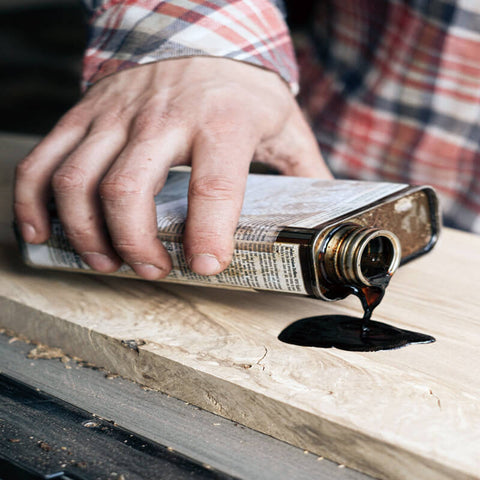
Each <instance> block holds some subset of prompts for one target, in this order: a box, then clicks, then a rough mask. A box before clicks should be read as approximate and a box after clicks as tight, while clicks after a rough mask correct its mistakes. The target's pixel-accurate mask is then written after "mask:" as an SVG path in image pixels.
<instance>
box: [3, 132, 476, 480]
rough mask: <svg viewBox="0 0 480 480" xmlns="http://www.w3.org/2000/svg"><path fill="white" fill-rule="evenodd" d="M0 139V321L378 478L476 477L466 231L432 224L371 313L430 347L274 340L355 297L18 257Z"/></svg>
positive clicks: (20, 146) (353, 308)
mask: <svg viewBox="0 0 480 480" xmlns="http://www.w3.org/2000/svg"><path fill="white" fill-rule="evenodd" d="M0 142H1V144H3V145H5V147H8V148H3V147H2V149H1V151H2V153H0V157H3V158H0V161H1V165H2V170H3V171H4V172H5V173H4V172H2V174H1V176H0V178H1V180H0V182H1V183H0V194H1V195H2V198H1V205H2V210H1V211H0V213H1V214H2V218H1V219H0V239H1V241H2V246H1V250H0V326H1V327H4V328H7V329H9V330H12V331H14V332H17V333H19V334H23V335H25V336H26V337H28V338H29V339H31V340H34V341H38V342H42V343H45V344H47V345H50V346H52V347H60V348H61V349H63V350H64V352H65V353H67V354H69V355H75V356H78V357H80V358H82V359H84V360H87V361H89V362H92V363H94V364H96V365H97V366H101V367H104V368H106V369H108V370H110V371H112V372H114V373H118V374H120V375H123V376H125V377H128V378H129V379H133V380H135V381H137V382H140V383H141V384H144V385H147V386H149V387H152V388H156V389H159V390H161V391H163V392H166V393H168V394H170V395H173V396H175V397H178V398H180V399H182V400H184V401H187V402H190V403H192V404H195V405H198V406H200V407H202V408H204V409H207V410H209V411H212V412H214V413H217V414H219V415H222V416H224V417H227V418H229V419H231V420H234V421H237V422H239V423H241V424H244V425H247V426H249V427H252V428H254V429H256V430H259V431H261V432H265V433H267V434H269V435H272V436H274V437H276V438H279V439H281V440H285V441H287V442H289V443H292V444H294V445H296V446H298V447H301V448H303V449H305V450H309V451H311V452H314V453H316V454H318V455H323V456H325V457H328V458H330V459H332V460H335V461H337V462H340V463H343V464H346V465H348V466H350V467H352V468H355V469H358V470H360V471H362V472H365V473H369V474H371V475H373V476H375V477H378V478H385V479H387V478H388V479H405V478H416V479H430V478H435V479H451V478H456V479H467V478H469V479H473V478H480V366H479V365H480V362H479V360H480V358H479V357H480V296H479V295H478V282H479V279H480V278H479V277H480V275H479V271H480V237H477V236H474V235H471V234H466V233H461V232H456V231H453V230H448V229H445V231H444V232H443V234H442V236H441V239H440V242H439V244H438V246H437V247H436V248H435V249H434V251H433V252H432V253H430V254H429V255H427V256H425V257H423V258H420V259H418V260H416V261H414V262H412V263H410V264H408V265H406V266H404V267H402V268H401V269H400V271H399V272H397V273H396V274H395V275H394V277H393V279H392V281H391V284H390V286H389V287H388V289H387V293H386V296H385V299H384V301H383V302H382V304H381V305H380V306H379V307H378V309H377V310H376V311H375V314H374V319H375V320H379V321H382V322H386V323H390V324H393V325H397V326H399V327H402V328H406V329H409V330H417V331H420V332H424V333H428V334H430V335H433V336H434V337H436V339H437V341H436V342H435V343H433V344H428V345H412V346H407V347H405V348H402V349H399V350H393V351H384V352H368V353H356V352H346V351H341V350H336V349H317V348H305V347H298V346H293V345H287V344H284V343H282V342H280V341H279V340H278V339H277V336H278V335H279V333H280V332H281V331H282V330H283V329H284V328H285V327H286V326H288V325H289V324H291V323H292V322H294V321H295V320H298V319H300V318H303V317H309V316H313V315H324V314H340V315H342V314H347V315H356V316H359V315H360V314H361V307H360V304H359V301H358V300H357V299H355V298H348V299H346V300H343V301H340V302H334V303H327V302H322V301H319V300H314V299H309V298H306V297H300V296H289V295H282V294H274V293H250V292H241V291H231V290H221V289H216V288H210V289H209V288H200V287H187V286H179V285H168V284H165V283H153V282H146V281H140V280H129V279H122V278H109V277H106V276H94V275H82V274H77V273H65V272H54V271H40V270H34V269H31V268H29V267H26V266H24V265H23V264H22V262H21V260H20V257H19V254H18V251H17V249H16V246H15V245H14V242H13V239H12V236H11V234H10V233H9V232H10V222H11V217H10V216H9V215H10V213H9V209H7V208H6V207H5V205H6V204H8V202H9V200H8V198H9V196H10V193H9V192H10V191H9V188H10V185H11V181H12V180H11V179H12V177H11V171H12V165H13V164H14V162H15V160H18V159H19V158H20V157H21V155H22V154H23V153H24V152H25V149H28V141H26V140H23V139H18V138H11V137H9V138H7V137H5V136H4V137H0ZM5 152H6V153H5ZM1 361H2V362H3V361H8V359H1Z"/></svg>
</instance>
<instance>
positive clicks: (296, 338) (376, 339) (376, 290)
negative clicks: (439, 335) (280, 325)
mask: <svg viewBox="0 0 480 480" xmlns="http://www.w3.org/2000/svg"><path fill="white" fill-rule="evenodd" d="M388 280H389V279H386V280H385V283H383V284H380V285H379V286H377V287H364V288H358V287H353V286H352V287H350V289H351V290H352V293H353V294H354V295H356V296H357V297H358V298H359V299H360V301H361V302H362V307H363V317H362V318H355V317H350V316H347V315H322V316H318V317H309V318H304V319H302V320H298V321H296V322H294V323H292V324H291V325H289V326H288V327H287V328H286V329H285V330H283V332H282V333H280V335H279V336H278V339H279V340H281V341H282V342H285V343H290V344H293V345H300V346H304V347H323V348H330V347H335V348H340V349H341V350H351V351H359V352H374V351H377V350H391V349H394V348H400V347H403V346H405V345H409V344H412V343H431V342H434V341H435V338H433V337H431V336H430V335H425V334H423V333H418V332H412V331H410V330H403V329H401V328H397V327H394V326H392V325H387V324H386V323H382V322H376V321H375V320H371V316H372V312H373V310H374V309H375V307H377V306H378V305H379V303H380V302H381V301H382V298H383V296H384V294H385V288H386V286H387V285H388Z"/></svg>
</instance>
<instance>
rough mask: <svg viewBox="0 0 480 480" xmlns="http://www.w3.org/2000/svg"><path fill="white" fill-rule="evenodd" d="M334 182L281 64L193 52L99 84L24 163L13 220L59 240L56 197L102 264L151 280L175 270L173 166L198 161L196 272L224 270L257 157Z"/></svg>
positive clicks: (37, 236)
mask: <svg viewBox="0 0 480 480" xmlns="http://www.w3.org/2000/svg"><path fill="white" fill-rule="evenodd" d="M252 159H255V160H258V161H261V162H264V163H266V164H269V165H271V166H273V167H275V168H277V169H278V170H279V171H280V172H282V173H284V174H287V175H297V176H305V177H318V178H330V177H331V175H330V173H329V171H328V169H327V167H326V166H325V164H324V162H323V159H322V157H321V155H320V152H319V150H318V147H317V143H316V141H315V138H314V137H313V134H312V133H311V131H310V128H309V127H308V125H307V123H306V122H305V120H304V119H303V116H302V114H301V112H300V110H299V108H298V106H297V104H296V102H295V99H294V98H293V96H292V95H291V93H290V91H289V90H288V87H287V85H286V84H285V83H284V82H283V81H282V80H281V79H280V77H279V76H278V75H277V74H276V73H273V72H270V71H267V70H263V69H261V68H258V67H255V66H252V65H248V64H245V63H240V62H235V61H232V60H228V59H220V58H210V57H192V58H182V59H175V60H166V61H162V62H158V63H152V64H148V65H144V66H141V67H137V68H133V69H130V70H126V71H123V72H120V73H117V74H114V75H112V76H109V77H106V78H104V79H102V80H100V81H99V82H98V83H97V84H95V85H94V86H93V87H92V88H90V89H89V90H88V91H87V93H86V94H85V96H84V97H83V99H82V100H81V101H80V102H79V103H78V104H77V105H76V106H74V107H73V108H72V109H71V110H70V111H69V112H67V113H66V114H65V116H64V117H63V118H62V119H61V120H60V121H59V122H58V124H57V125H56V126H55V128H54V129H53V130H52V131H51V132H50V134H49V135H47V136H46V137H45V139H44V140H43V141H42V142H41V143H40V144H39V145H38V146H37V147H36V148H35V149H34V150H33V151H32V152H31V153H30V154H29V155H28V156H27V157H26V158H25V159H24V160H23V161H22V162H21V163H20V164H19V165H18V167H17V171H16V185H15V203H14V209H15V216H16V219H17V222H18V224H19V227H20V230H21V232H22V236H23V238H24V240H25V241H26V242H29V243H42V242H45V241H47V240H48V238H49V236H50V229H49V217H48V212H47V208H46V204H47V201H48V198H49V196H50V195H51V193H52V191H53V195H54V198H55V202H56V206H57V210H58V215H59V218H60V221H61V222H62V225H63V227H64V229H65V232H66V235H67V237H68V239H69V240H70V242H71V244H72V246H73V247H74V248H75V250H76V251H77V252H78V253H79V254H80V255H81V256H82V258H83V259H84V261H85V262H86V263H88V264H89V265H90V266H91V267H92V268H93V269H95V270H97V271H99V272H103V273H110V272H114V271H115V270H117V269H118V268H119V266H120V264H121V262H122V260H123V261H124V262H126V263H127V264H129V265H130V266H131V267H132V268H133V269H134V270H135V272H136V273H137V274H138V275H140V276H141V277H143V278H146V279H149V280H154V279H158V278H162V277H164V276H166V275H167V274H168V272H169V271H170V269H171V261H170V258H169V255H168V253H167V252H166V250H165V249H164V247H163V246H162V244H161V242H160V240H158V239H157V237H156V233H157V228H156V218H155V206H154V200H153V198H154V195H155V194H156V193H158V192H159V191H160V190H161V188H162V186H163V185H164V182H165V180H166V177H167V174H168V169H169V167H171V166H175V165H182V164H186V165H191V166H192V171H191V180H190V186H189V194H188V214H187V220H186V226H185V235H184V249H185V256H186V258H187V260H188V261H189V264H190V267H191V268H192V270H193V271H195V272H197V273H199V274H204V275H211V274H216V273H219V272H220V271H222V270H223V269H225V268H226V267H227V266H228V265H229V263H230V261H231V256H232V252H233V235H234V232H235V228H236V226H237V223H238V218H239V215H240V211H241V207H242V201H243V194H244V190H245V184H246V179H247V175H248V169H249V164H250V162H251V161H252Z"/></svg>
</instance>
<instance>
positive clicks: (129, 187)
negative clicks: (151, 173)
mask: <svg viewBox="0 0 480 480" xmlns="http://www.w3.org/2000/svg"><path fill="white" fill-rule="evenodd" d="M99 193H100V197H101V198H102V199H104V200H107V201H108V200H118V199H120V198H122V197H125V196H131V195H142V194H143V193H144V190H143V187H142V185H141V184H140V183H139V181H138V180H137V179H136V178H135V176H134V175H130V174H126V173H117V174H114V175H110V176H108V177H105V178H104V179H103V180H102V182H101V183H100V188H99Z"/></svg>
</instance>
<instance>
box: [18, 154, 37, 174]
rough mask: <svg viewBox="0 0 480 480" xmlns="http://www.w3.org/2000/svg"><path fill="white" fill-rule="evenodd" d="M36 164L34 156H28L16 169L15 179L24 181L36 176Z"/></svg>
mask: <svg viewBox="0 0 480 480" xmlns="http://www.w3.org/2000/svg"><path fill="white" fill-rule="evenodd" d="M35 170H36V162H35V159H34V157H33V156H31V155H28V156H27V157H25V158H24V159H23V160H22V161H21V162H20V163H19V164H18V165H17V166H16V167H15V178H16V179H17V180H24V179H26V178H28V177H30V176H32V175H34V174H35Z"/></svg>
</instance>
